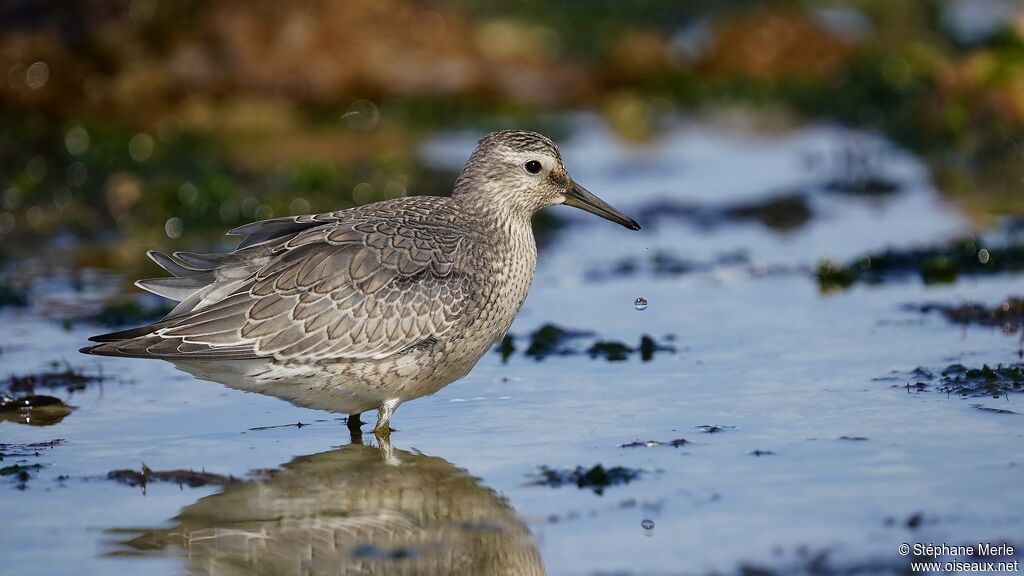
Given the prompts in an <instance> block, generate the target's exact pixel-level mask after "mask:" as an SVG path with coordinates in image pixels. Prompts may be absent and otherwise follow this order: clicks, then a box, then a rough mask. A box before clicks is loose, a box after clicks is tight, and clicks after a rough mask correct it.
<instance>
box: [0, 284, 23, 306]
mask: <svg viewBox="0 0 1024 576" xmlns="http://www.w3.org/2000/svg"><path fill="white" fill-rule="evenodd" d="M5 306H10V307H13V308H24V307H25V306H28V291H27V290H23V289H20V288H18V287H16V286H13V285H11V284H8V283H6V282H0V308H4V307H5Z"/></svg>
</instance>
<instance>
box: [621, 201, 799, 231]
mask: <svg viewBox="0 0 1024 576" xmlns="http://www.w3.org/2000/svg"><path fill="white" fill-rule="evenodd" d="M636 217H637V219H638V220H639V221H641V222H643V223H644V224H645V225H650V226H652V227H653V226H657V225H658V224H660V223H661V222H662V221H664V220H668V219H672V220H685V221H687V222H690V223H691V224H693V225H695V226H698V227H700V228H717V227H719V226H723V225H726V224H732V223H746V222H757V223H759V224H761V225H763V226H765V227H766V228H769V229H771V230H775V231H778V232H787V231H791V230H796V229H798V228H800V227H802V226H804V225H805V224H807V222H809V221H810V220H811V218H813V217H814V212H813V211H812V210H811V206H810V203H809V202H808V200H807V194H805V193H802V192H785V193H782V194H778V195H774V196H770V197H768V198H766V199H757V200H748V201H742V202H735V203H730V204H725V205H722V206H702V205H699V204H691V203H684V202H678V201H671V200H660V201H657V202H652V203H649V204H647V205H645V206H642V207H641V208H640V209H639V210H637V211H636Z"/></svg>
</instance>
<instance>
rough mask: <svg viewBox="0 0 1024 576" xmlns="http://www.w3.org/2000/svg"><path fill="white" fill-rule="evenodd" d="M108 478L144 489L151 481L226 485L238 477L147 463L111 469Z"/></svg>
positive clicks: (237, 480)
mask: <svg viewBox="0 0 1024 576" xmlns="http://www.w3.org/2000/svg"><path fill="white" fill-rule="evenodd" d="M106 478H107V479H108V480H113V481H115V482H118V483H120V484H126V485H128V486H133V487H134V486H140V487H142V488H143V489H145V488H146V485H148V484H150V483H156V482H162V483H168V484H177V485H178V486H179V487H180V486H188V487H189V488H199V487H201V486H226V485H228V484H237V483H238V482H240V480H239V479H238V478H235V477H234V476H230V475H227V476H225V475H223V474H212V473H210V472H206V471H205V470H201V471H195V470H151V469H150V468H149V467H148V466H146V465H145V464H143V465H142V469H141V470H127V469H122V470H111V471H110V472H108V473H107V476H106Z"/></svg>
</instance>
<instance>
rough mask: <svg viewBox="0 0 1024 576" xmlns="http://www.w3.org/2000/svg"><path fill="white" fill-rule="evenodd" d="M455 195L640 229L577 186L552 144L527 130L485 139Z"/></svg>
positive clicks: (525, 210) (520, 210)
mask: <svg viewBox="0 0 1024 576" xmlns="http://www.w3.org/2000/svg"><path fill="white" fill-rule="evenodd" d="M453 195H454V196H471V197H474V199H476V200H483V201H485V202H487V203H489V204H491V205H494V204H497V205H499V206H502V207H507V208H510V209H511V210H512V211H513V212H514V213H520V214H524V215H526V216H529V215H531V214H533V213H534V212H536V211H537V210H540V209H541V208H545V207H547V206H553V205H555V204H566V205H568V206H573V207H576V208H579V209H581V210H586V211H587V212H590V213H592V214H596V215H598V216H600V217H602V218H607V219H608V220H611V221H612V222H617V223H619V224H621V225H623V226H625V227H626V228H629V229H630V230H639V229H640V225H639V224H637V223H636V221H635V220H633V219H632V218H630V217H629V216H626V215H625V214H623V213H622V212H619V211H618V210H616V209H615V208H613V207H612V206H611V205H609V204H608V203H607V202H605V201H604V200H601V199H600V198H598V197H597V196H595V195H593V194H592V193H591V192H590V191H588V190H587V189H586V188H584V187H583V186H580V185H579V184H577V183H576V182H574V181H573V179H572V178H571V177H570V176H569V172H568V171H567V170H566V169H565V164H563V163H562V155H561V154H560V153H559V152H558V147H557V146H555V143H554V142H552V141H551V140H549V139H548V138H547V137H545V136H543V135H541V134H538V133H536V132H529V131H526V130H502V131H499V132H491V133H490V134H488V135H487V136H484V138H483V139H482V140H480V143H479V144H478V145H477V147H476V150H474V151H473V154H472V155H471V156H470V157H469V161H468V162H467V163H466V167H465V168H463V170H462V172H461V173H460V174H459V177H458V179H457V180H456V181H455V192H454V194H453Z"/></svg>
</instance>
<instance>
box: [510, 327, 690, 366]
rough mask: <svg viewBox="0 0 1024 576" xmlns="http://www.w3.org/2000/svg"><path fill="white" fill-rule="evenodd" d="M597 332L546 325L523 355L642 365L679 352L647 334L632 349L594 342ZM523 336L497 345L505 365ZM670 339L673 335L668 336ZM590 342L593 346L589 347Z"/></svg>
mask: <svg viewBox="0 0 1024 576" xmlns="http://www.w3.org/2000/svg"><path fill="white" fill-rule="evenodd" d="M595 337H596V335H595V333H594V332H591V331H589V330H576V329H573V328H565V327H563V326H558V325H556V324H544V325H543V326H541V327H540V328H538V329H537V330H534V331H533V332H531V333H530V334H529V336H528V337H527V338H528V339H529V344H528V345H527V346H526V349H525V350H523V352H522V355H523V356H526V357H527V358H532V359H533V360H536V361H538V362H539V361H541V360H544V359H546V358H550V357H552V356H578V355H580V354H586V355H587V356H589V357H590V358H591V359H594V360H597V359H602V360H605V361H607V362H624V361H626V360H629V359H630V358H632V357H634V356H639V358H640V360H641V361H642V362H650V361H651V360H653V359H654V357H655V355H656V354H658V353H675V351H676V349H675V347H673V346H670V345H668V344H663V343H661V342H658V341H657V340H655V339H654V338H653V337H652V336H649V335H647V334H644V335H643V336H641V337H640V342H638V343H637V345H636V346H631V345H629V344H626V343H624V342H622V341H619V340H603V339H595ZM521 338H522V337H518V336H514V335H512V334H507V335H506V336H505V337H504V338H503V339H502V340H501V342H500V343H499V344H498V345H497V346H495V350H494V351H495V353H497V354H499V355H500V356H501V360H502V363H508V361H509V360H510V359H511V358H512V357H513V356H514V355H515V354H516V352H517V351H518V350H519V348H520V347H519V346H517V345H516V341H517V340H519V339H521ZM666 338H667V339H671V336H668V337H666ZM587 341H590V345H589V346H587V345H586V343H587Z"/></svg>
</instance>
